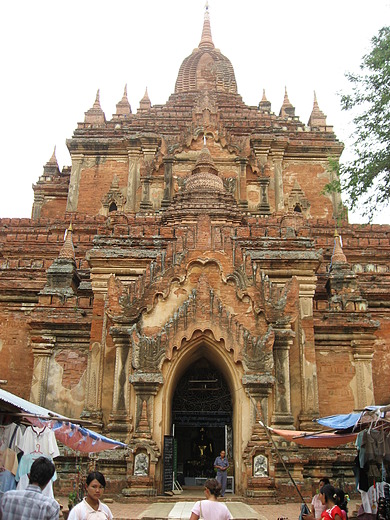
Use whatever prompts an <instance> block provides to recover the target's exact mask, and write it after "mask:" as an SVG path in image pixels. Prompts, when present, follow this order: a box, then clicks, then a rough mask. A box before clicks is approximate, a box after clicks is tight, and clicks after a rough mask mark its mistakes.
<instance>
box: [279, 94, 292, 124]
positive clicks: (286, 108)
mask: <svg viewBox="0 0 390 520" xmlns="http://www.w3.org/2000/svg"><path fill="white" fill-rule="evenodd" d="M294 116H295V107H294V106H293V105H292V104H291V103H290V100H289V99H288V94H287V87H284V99H283V104H282V107H281V109H280V112H279V117H294Z"/></svg>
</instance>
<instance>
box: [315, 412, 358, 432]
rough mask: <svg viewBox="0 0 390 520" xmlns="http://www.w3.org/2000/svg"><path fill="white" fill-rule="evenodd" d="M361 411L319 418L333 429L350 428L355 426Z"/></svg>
mask: <svg viewBox="0 0 390 520" xmlns="http://www.w3.org/2000/svg"><path fill="white" fill-rule="evenodd" d="M361 415H362V414H361V413H341V414H339V415H329V416H328V417H321V418H320V419H317V422H318V423H319V424H322V426H327V427H328V428H332V430H348V429H349V428H353V427H354V426H355V425H356V424H357V422H358V420H359V419H360V416H361Z"/></svg>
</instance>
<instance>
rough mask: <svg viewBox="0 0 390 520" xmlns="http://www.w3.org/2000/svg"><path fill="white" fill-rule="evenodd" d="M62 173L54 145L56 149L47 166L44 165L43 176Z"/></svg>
mask: <svg viewBox="0 0 390 520" xmlns="http://www.w3.org/2000/svg"><path fill="white" fill-rule="evenodd" d="M59 174H60V168H59V166H58V162H57V157H56V147H54V151H53V153H52V155H51V157H50V159H49V160H48V161H47V163H46V164H45V166H44V167H43V177H53V176H54V175H59Z"/></svg>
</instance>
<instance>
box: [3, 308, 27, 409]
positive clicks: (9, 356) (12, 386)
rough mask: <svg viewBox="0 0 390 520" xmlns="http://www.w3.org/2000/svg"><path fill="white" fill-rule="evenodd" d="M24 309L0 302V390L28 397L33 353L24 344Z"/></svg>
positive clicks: (25, 324)
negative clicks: (0, 385)
mask: <svg viewBox="0 0 390 520" xmlns="http://www.w3.org/2000/svg"><path fill="white" fill-rule="evenodd" d="M28 344H29V341H28V326H27V323H26V313H25V312H23V311H22V310H21V308H20V306H14V305H13V306H12V308H7V306H5V305H4V304H2V305H0V379H5V380H6V381H7V384H5V385H4V386H2V388H3V389H4V390H7V391H8V392H12V393H15V394H16V395H19V396H20V397H23V398H24V399H27V400H28V399H29V398H30V390H31V380H32V369H33V355H32V352H31V350H30V349H29V347H28Z"/></svg>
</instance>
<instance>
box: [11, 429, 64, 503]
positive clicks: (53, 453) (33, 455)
mask: <svg viewBox="0 0 390 520" xmlns="http://www.w3.org/2000/svg"><path fill="white" fill-rule="evenodd" d="M18 447H19V449H21V450H22V451H23V457H22V458H21V459H20V462H19V466H18V471H17V473H16V477H15V478H16V481H17V483H18V484H17V489H26V488H27V486H28V484H29V479H28V473H29V472H30V468H31V466H32V463H33V462H34V460H36V459H38V458H39V457H47V458H48V459H50V460H51V461H52V460H53V459H54V458H55V457H58V455H59V454H60V451H59V449H58V445H57V441H56V438H55V435H54V432H53V431H52V430H51V429H50V428H48V427H47V426H44V427H43V428H38V427H35V426H28V427H27V428H26V431H25V432H24V434H23V437H22V439H21V440H20V442H19V444H18ZM56 479H57V473H54V475H53V478H52V479H51V480H50V482H49V483H48V485H47V486H46V487H45V489H44V490H43V494H44V495H46V496H49V497H51V498H54V494H53V482H54V481H55V480H56Z"/></svg>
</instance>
